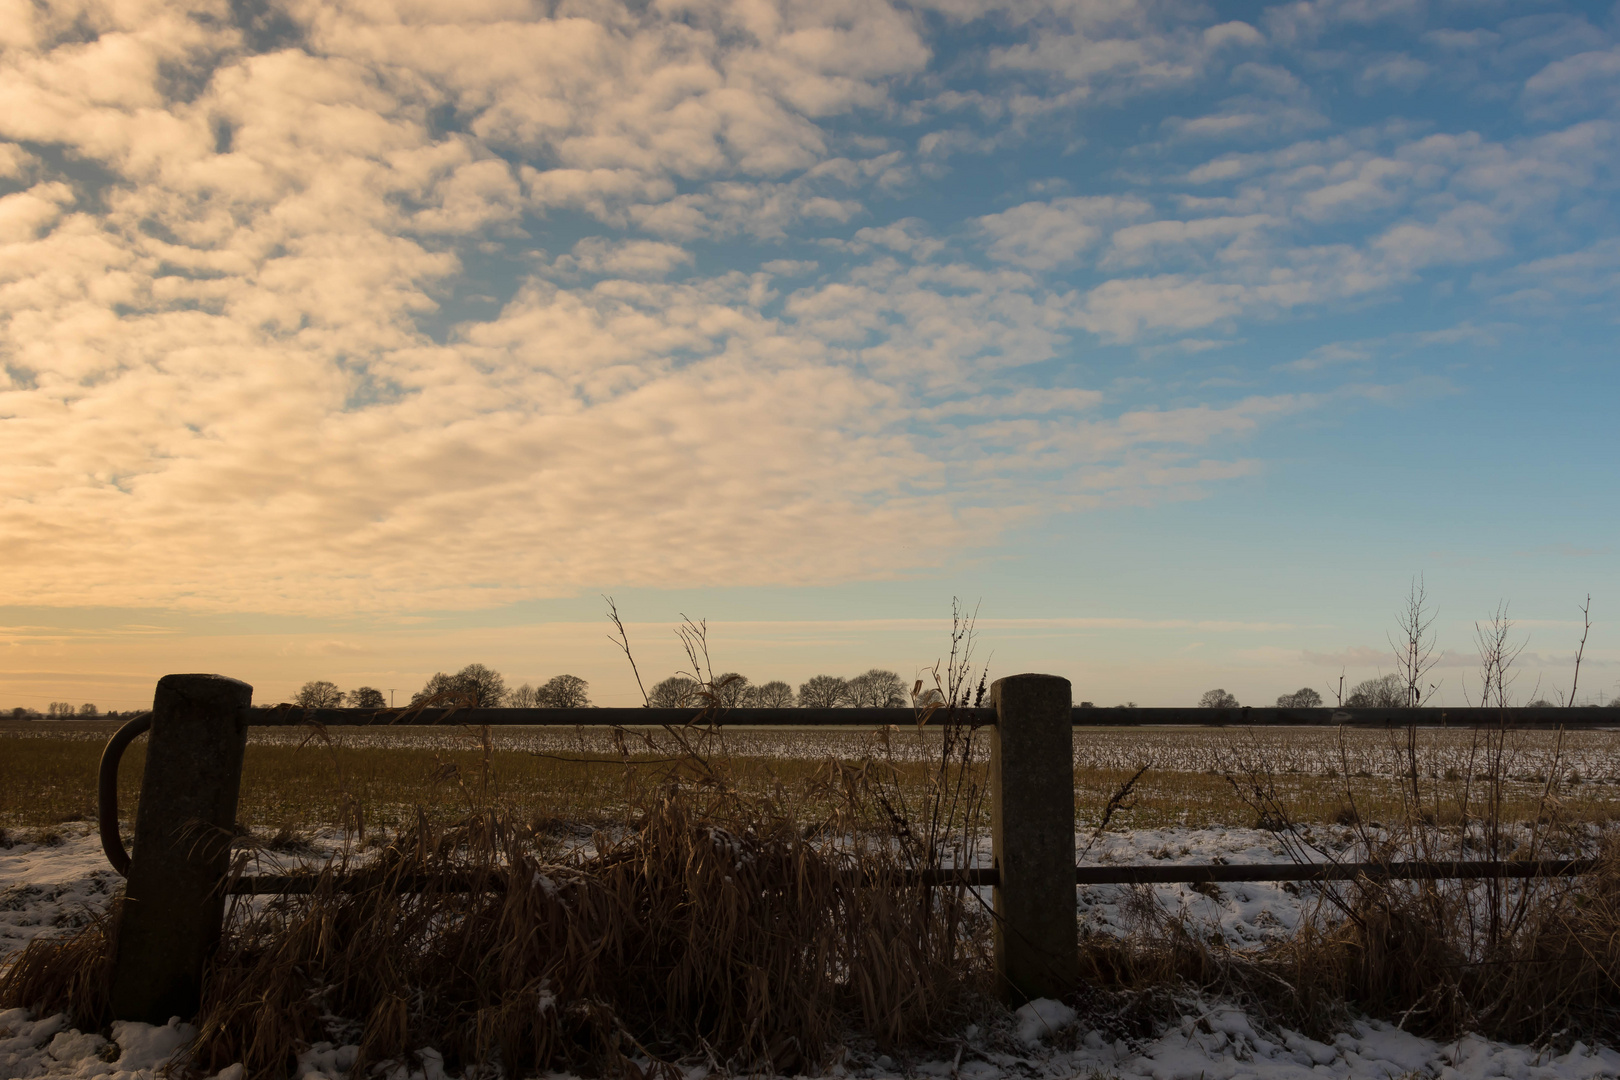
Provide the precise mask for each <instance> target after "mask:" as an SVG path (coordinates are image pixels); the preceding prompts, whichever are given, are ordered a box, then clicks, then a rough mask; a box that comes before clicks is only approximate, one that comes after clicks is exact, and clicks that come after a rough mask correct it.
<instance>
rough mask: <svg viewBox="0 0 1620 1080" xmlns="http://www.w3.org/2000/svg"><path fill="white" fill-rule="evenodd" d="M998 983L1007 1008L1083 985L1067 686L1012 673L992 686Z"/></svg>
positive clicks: (1071, 719) (1053, 679)
mask: <svg viewBox="0 0 1620 1080" xmlns="http://www.w3.org/2000/svg"><path fill="white" fill-rule="evenodd" d="M991 701H992V702H993V703H994V705H995V707H996V729H995V734H994V735H993V736H992V741H991V744H990V746H991V752H990V804H991V844H992V849H991V850H992V855H993V857H994V859H995V864H996V869H997V870H998V871H999V872H1000V876H1001V884H1000V886H999V887H998V888H997V889H996V926H995V958H996V981H997V983H998V984H999V986H1000V989H1001V992H1002V994H1003V995H1004V996H1005V997H1006V998H1007V1000H1008V1001H1009V1002H1011V1003H1012V1004H1015V1005H1021V1004H1023V1003H1024V1002H1026V1001H1030V1000H1033V999H1035V998H1041V997H1049V998H1056V997H1061V996H1063V995H1064V994H1067V993H1069V992H1070V991H1072V990H1073V989H1074V988H1075V987H1076V985H1077V984H1078V983H1079V981H1080V950H1079V941H1078V937H1077V932H1076V926H1075V913H1076V905H1075V891H1074V890H1075V886H1074V717H1073V713H1072V712H1071V708H1072V705H1073V698H1072V696H1071V694H1070V691H1069V680H1067V679H1063V678H1059V677H1058V676H1056V675H1009V676H1008V677H1007V678H1005V679H997V680H996V682H995V684H994V686H992V687H991Z"/></svg>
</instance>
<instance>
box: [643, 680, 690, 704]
mask: <svg viewBox="0 0 1620 1080" xmlns="http://www.w3.org/2000/svg"><path fill="white" fill-rule="evenodd" d="M700 689H702V687H700V686H699V685H698V684H697V680H695V679H689V678H687V677H686V676H685V675H671V676H670V677H669V678H667V679H665V680H664V681H663V682H661V683H659V684H657V685H656V686H654V687H653V688H652V689H651V690H650V691H648V693H647V704H648V705H649V706H651V707H652V708H654V709H686V708H691V707H694V706H696V705H697V700H698V691H699V690H700Z"/></svg>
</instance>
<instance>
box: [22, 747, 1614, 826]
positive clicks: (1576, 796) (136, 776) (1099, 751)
mask: <svg viewBox="0 0 1620 1080" xmlns="http://www.w3.org/2000/svg"><path fill="white" fill-rule="evenodd" d="M115 727H116V725H113V724H108V723H99V724H98V723H72V724H64V725H61V726H59V727H58V726H56V725H51V726H49V727H47V726H46V725H44V724H40V723H23V724H0V747H3V751H0V825H9V826H12V827H18V826H21V827H30V826H33V827H37V826H46V825H53V824H58V823H61V822H64V821H76V820H91V819H93V818H94V816H95V800H96V795H95V791H96V767H97V761H98V759H99V757H100V753H101V748H102V745H103V744H104V742H105V740H106V738H107V737H109V736H110V735H111V733H112V731H113V730H114V729H115ZM489 737H490V739H491V748H492V749H491V753H490V754H489V756H488V759H487V760H488V773H487V782H488V784H489V787H488V789H487V797H488V798H490V799H491V800H492V801H494V802H496V803H498V804H500V805H504V806H509V807H512V808H514V809H519V810H521V811H522V812H523V813H524V814H525V815H526V816H527V817H529V818H530V819H531V820H533V821H536V822H537V823H541V824H545V823H548V822H549V823H555V824H557V825H558V826H563V825H574V826H587V827H595V826H601V825H605V824H610V823H612V822H615V821H618V820H620V819H621V818H622V816H623V811H624V809H625V807H626V805H627V798H628V791H627V787H626V785H627V783H628V782H629V781H628V780H627V773H626V771H625V770H624V769H623V768H622V766H623V764H624V763H625V761H626V759H627V758H628V761H629V762H630V763H631V764H632V765H634V766H635V769H634V770H633V771H636V772H642V773H644V774H645V775H653V774H655V773H656V771H657V770H658V769H659V768H660V767H661V766H662V765H663V764H664V763H665V762H667V761H668V760H670V758H671V755H672V754H674V753H675V750H674V748H673V746H672V740H671V739H670V738H669V736H668V735H666V734H665V733H663V732H661V731H659V730H657V729H650V730H645V731H644V730H641V729H624V730H621V731H618V732H615V730H614V729H611V728H546V727H511V728H495V729H492V730H491V731H490V733H489ZM1416 737H1417V740H1418V747H1417V760H1418V767H1419V771H1420V774H1421V776H1422V778H1423V779H1424V780H1425V781H1426V784H1427V786H1428V790H1429V791H1430V792H1431V795H1432V797H1433V801H1434V808H1435V809H1434V812H1435V813H1436V815H1437V816H1438V817H1440V818H1444V817H1445V816H1446V813H1447V811H1446V807H1447V806H1448V805H1450V804H1453V803H1457V802H1458V801H1459V800H1461V799H1462V798H1464V797H1465V795H1466V787H1467V780H1466V778H1467V777H1468V776H1469V775H1471V774H1472V773H1473V772H1474V771H1476V770H1477V767H1478V763H1479V762H1478V757H1479V753H1480V751H1479V743H1478V740H1479V736H1478V735H1477V734H1476V733H1475V732H1474V731H1472V730H1460V729H1449V730H1448V729H1423V730H1420V731H1418V732H1417V736H1416ZM706 740H707V741H706V742H705V745H704V749H705V751H706V752H708V753H712V754H714V755H715V756H717V757H719V758H723V759H725V760H726V761H727V762H728V766H729V769H730V775H731V776H732V778H733V780H734V781H735V782H736V783H737V784H738V785H739V786H740V787H741V788H743V789H744V790H752V791H756V792H761V793H764V792H770V793H777V792H782V793H787V794H790V795H795V796H800V797H804V798H813V797H814V795H813V793H814V792H815V791H816V790H817V783H816V781H817V778H818V777H821V776H823V775H824V773H825V770H826V769H827V767H828V763H829V762H833V761H836V762H842V763H845V764H850V763H854V764H859V763H861V762H863V761H865V762H868V763H870V764H871V765H872V766H873V767H882V768H885V769H888V770H891V774H892V777H893V779H894V780H895V781H896V782H897V787H898V789H899V790H900V791H902V792H908V791H909V792H914V793H916V794H917V795H919V796H920V795H921V794H922V793H923V791H924V790H925V789H926V787H927V784H928V780H929V777H930V776H931V775H932V774H933V770H934V769H935V768H936V766H937V764H938V759H939V745H940V744H939V733H938V731H937V730H935V729H932V728H928V727H924V728H921V729H917V728H914V727H906V728H890V729H888V730H887V731H876V732H874V731H871V730H866V729H857V728H828V727H821V728H786V729H784V728H722V729H719V730H718V731H717V732H716V733H715V734H713V735H711V736H707V737H706ZM1507 743H1508V754H1507V759H1506V763H1505V767H1504V768H1505V772H1506V775H1507V776H1508V778H1509V779H1508V782H1507V784H1506V785H1505V789H1504V791H1505V802H1504V806H1503V808H1502V809H1503V815H1504V817H1505V818H1506V819H1508V820H1518V821H1528V820H1530V819H1531V818H1533V817H1534V816H1535V815H1536V814H1537V813H1539V812H1540V806H1541V800H1542V797H1543V793H1544V791H1545V788H1546V781H1547V779H1548V776H1549V774H1550V773H1553V772H1557V773H1558V775H1559V781H1560V790H1561V804H1562V807H1563V810H1564V812H1565V813H1566V814H1567V815H1568V816H1569V817H1571V818H1573V819H1576V820H1585V821H1590V822H1594V823H1603V822H1607V821H1610V820H1612V819H1613V818H1615V817H1617V816H1620V732H1612V731H1593V730H1581V731H1572V732H1564V733H1563V734H1562V745H1561V746H1560V744H1559V734H1558V733H1557V732H1551V731H1519V732H1509V733H1508V735H1507ZM1406 755H1407V748H1406V745H1405V732H1402V731H1376V730H1366V729H1350V728H1346V729H1331V728H1140V727H1132V728H1077V729H1076V731H1075V800H1076V811H1077V816H1078V819H1079V824H1080V825H1081V827H1082V828H1087V829H1089V828H1094V827H1095V826H1096V825H1097V824H1099V823H1100V821H1101V819H1102V817H1103V815H1104V813H1105V808H1106V806H1107V804H1108V802H1109V800H1110V798H1111V797H1113V796H1114V795H1115V794H1116V793H1117V792H1118V791H1119V790H1120V788H1121V786H1122V785H1123V784H1124V783H1125V781H1127V780H1129V779H1130V778H1131V777H1132V776H1134V775H1136V774H1137V772H1138V771H1139V770H1141V769H1142V768H1143V767H1144V766H1145V767H1146V771H1145V772H1143V773H1142V774H1141V776H1140V778H1139V779H1138V780H1137V782H1136V784H1135V786H1134V788H1133V790H1132V793H1131V797H1130V798H1129V799H1128V800H1127V801H1126V802H1125V803H1124V804H1123V805H1120V806H1118V807H1116V809H1115V810H1114V812H1113V814H1112V816H1111V818H1110V820H1109V828H1111V829H1116V830H1121V829H1133V828H1163V827H1166V826H1176V825H1179V826H1185V827H1191V828H1203V827H1211V826H1252V825H1254V824H1256V819H1255V812H1254V810H1253V808H1252V806H1251V805H1250V803H1249V801H1248V800H1246V799H1244V798H1243V797H1242V794H1241V792H1240V791H1239V790H1238V789H1237V788H1235V787H1234V785H1233V783H1232V782H1231V780H1229V779H1228V776H1229V775H1231V774H1237V775H1244V774H1247V773H1251V772H1256V771H1259V772H1263V773H1265V774H1266V775H1267V776H1268V777H1269V778H1270V782H1271V784H1272V785H1273V786H1274V789H1275V791H1276V793H1277V794H1278V796H1279V797H1280V798H1282V800H1283V801H1284V802H1286V804H1287V805H1288V807H1289V808H1290V814H1291V816H1292V818H1293V820H1295V821H1299V822H1302V823H1317V824H1333V823H1338V824H1344V823H1346V821H1345V818H1346V815H1347V814H1349V813H1350V810H1349V806H1350V803H1351V802H1352V801H1353V803H1354V805H1355V808H1356V812H1357V813H1358V814H1359V815H1360V817H1361V818H1362V819H1363V820H1372V821H1376V820H1379V819H1381V818H1384V817H1395V816H1398V815H1399V814H1400V813H1401V812H1402V806H1403V803H1402V794H1401V792H1402V785H1403V779H1402V778H1403V777H1405V776H1406V775H1407V774H1408V772H1409V768H1410V767H1409V765H1408V761H1409V759H1408V757H1407V756H1406ZM987 758H988V742H987V740H985V739H983V738H981V739H979V740H977V742H976V748H975V752H974V760H973V766H972V768H973V769H974V770H975V772H976V773H977V775H978V777H979V779H981V780H983V779H984V776H983V770H984V769H985V767H986V764H987ZM144 760H145V751H144V740H141V741H137V742H136V743H135V744H134V745H133V746H131V747H130V749H129V751H128V752H127V753H126V754H125V757H124V763H123V767H122V769H121V771H120V781H119V809H120V817H121V818H123V819H124V820H125V822H126V823H128V822H132V821H133V820H134V812H135V807H136V803H137V801H138V798H139V789H140V776H141V771H142V768H143V765H144ZM485 760H486V759H485V755H484V751H483V748H482V745H481V743H480V736H479V733H478V732H474V731H470V730H467V729H463V728H458V727H449V726H444V727H386V728H335V729H331V730H329V731H328V732H326V733H325V737H324V738H323V737H320V736H317V735H315V734H314V733H312V732H310V731H309V730H308V729H300V728H255V729H253V730H252V731H251V733H250V735H249V743H248V751H247V759H246V765H245V767H244V771H243V779H242V799H241V809H240V813H239V818H240V820H241V821H242V822H243V824H245V825H247V826H249V827H250V828H253V829H255V830H262V829H271V830H275V829H282V828H294V829H310V828H322V827H340V826H356V825H358V826H361V827H362V828H364V829H372V828H377V827H379V826H380V827H384V828H397V827H398V826H399V825H401V824H402V823H404V822H407V821H412V820H414V819H415V817H416V813H417V810H418V808H420V809H422V810H425V811H426V812H427V813H428V815H429V816H430V817H433V818H435V819H438V820H450V819H453V818H455V817H457V816H459V815H461V814H464V813H466V812H467V811H468V810H469V809H470V808H471V807H472V806H474V805H475V804H476V803H478V802H479V801H480V800H481V799H482V798H483V797H484V795H482V794H480V795H476V796H475V793H474V792H473V790H472V786H473V785H475V784H480V783H483V782H484V781H485V780H486V774H485V772H484V768H485ZM986 824H987V822H986Z"/></svg>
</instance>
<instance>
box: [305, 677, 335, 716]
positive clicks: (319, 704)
mask: <svg viewBox="0 0 1620 1080" xmlns="http://www.w3.org/2000/svg"><path fill="white" fill-rule="evenodd" d="M294 700H296V701H297V702H298V704H300V705H302V706H303V707H304V708H306V709H336V708H338V707H339V706H340V705H342V704H343V691H341V690H339V689H338V688H337V683H333V682H327V681H326V680H325V679H311V680H310V681H309V682H307V683H305V684H304V685H303V686H301V687H299V689H298V697H297V698H295V699H294Z"/></svg>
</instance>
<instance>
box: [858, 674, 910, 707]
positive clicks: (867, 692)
mask: <svg viewBox="0 0 1620 1080" xmlns="http://www.w3.org/2000/svg"><path fill="white" fill-rule="evenodd" d="M849 703H850V704H851V705H853V706H855V707H856V708H858V709H859V708H867V709H899V708H904V707H905V705H906V684H905V683H903V682H901V681H900V676H899V675H897V674H895V673H894V672H892V671H884V670H883V669H882V668H873V669H872V670H870V671H868V672H865V673H864V674H861V675H857V676H855V677H854V678H853V679H851V680H849Z"/></svg>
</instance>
